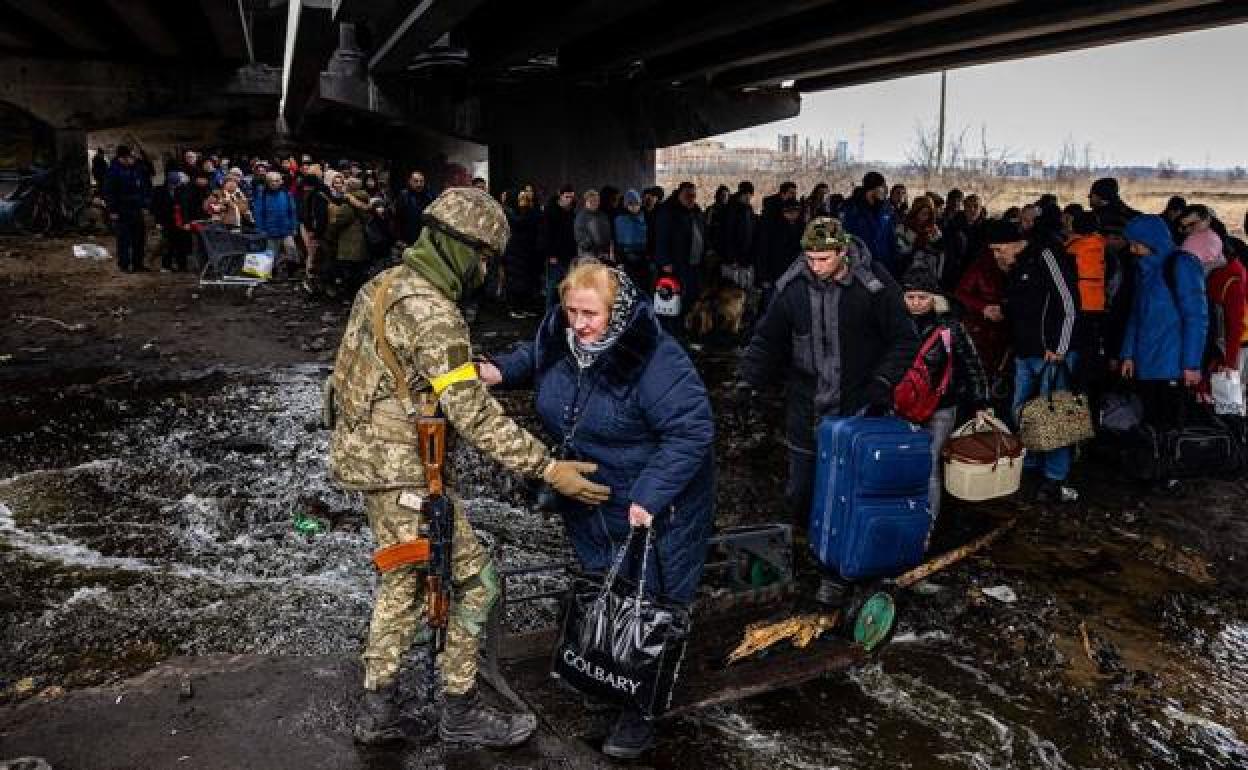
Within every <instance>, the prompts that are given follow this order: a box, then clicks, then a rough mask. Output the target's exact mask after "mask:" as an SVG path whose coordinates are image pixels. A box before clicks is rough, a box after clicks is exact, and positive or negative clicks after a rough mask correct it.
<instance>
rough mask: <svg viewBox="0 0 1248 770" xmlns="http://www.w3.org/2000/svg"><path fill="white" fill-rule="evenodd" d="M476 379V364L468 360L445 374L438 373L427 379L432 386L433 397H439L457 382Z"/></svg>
mask: <svg viewBox="0 0 1248 770" xmlns="http://www.w3.org/2000/svg"><path fill="white" fill-rule="evenodd" d="M475 379H477V366H476V364H474V363H472V362H471V361H469V362H468V363H466V364H464V365H463V366H457V367H455V368H454V369H452V370H450V371H449V372H447V373H446V374H441V375H438V376H437V377H434V378H433V379H431V380H429V384H430V385H432V386H433V395H434V397H435V398H441V396H442V392H443V391H444V390H446V389H447V388H449V387H451V386H452V385H454V384H455V383H457V382H471V381H473V380H475Z"/></svg>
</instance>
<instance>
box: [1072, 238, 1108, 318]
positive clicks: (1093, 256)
mask: <svg viewBox="0 0 1248 770" xmlns="http://www.w3.org/2000/svg"><path fill="white" fill-rule="evenodd" d="M1066 252H1067V253H1068V254H1070V256H1072V257H1074V259H1075V271H1076V272H1077V273H1078V274H1079V301H1080V303H1081V304H1080V305H1079V307H1080V309H1082V310H1083V312H1085V313H1103V312H1104V311H1105V237H1104V236H1103V235H1100V234H1097V233H1093V234H1092V235H1076V236H1075V237H1073V238H1071V239H1070V240H1069V241H1068V242H1067V243H1066Z"/></svg>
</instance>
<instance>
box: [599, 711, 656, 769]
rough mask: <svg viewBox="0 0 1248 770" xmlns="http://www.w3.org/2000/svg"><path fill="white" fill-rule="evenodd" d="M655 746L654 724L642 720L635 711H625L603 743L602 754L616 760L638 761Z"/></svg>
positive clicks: (621, 713)
mask: <svg viewBox="0 0 1248 770" xmlns="http://www.w3.org/2000/svg"><path fill="white" fill-rule="evenodd" d="M653 746H654V723H653V722H647V721H646V720H644V719H642V717H641V714H640V713H638V712H637V711H634V710H633V709H625V710H623V711H621V712H620V716H619V718H618V719H616V720H615V725H614V726H612V728H611V734H610V735H608V736H607V739H606V740H605V741H603V742H602V753H603V754H606V755H607V756H608V757H614V758H616V759H637V758H638V757H640V756H641V755H642V754H644V753H646V752H647V751H649V750H650V749H651V748H653Z"/></svg>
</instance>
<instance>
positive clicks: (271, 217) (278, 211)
mask: <svg viewBox="0 0 1248 770" xmlns="http://www.w3.org/2000/svg"><path fill="white" fill-rule="evenodd" d="M251 215H252V216H253V217H255V219H256V229H257V230H259V231H260V232H262V233H264V235H265V237H266V238H285V237H286V236H288V235H294V234H295V233H297V232H299V215H298V213H297V212H296V211H295V201H294V199H293V198H291V197H290V193H289V192H287V191H286V190H285V188H283V189H280V190H270V189H269V188H268V187H265V188H264V189H263V190H262V191H261V192H260V194H259V195H258V196H256V200H255V202H254V203H253V204H252V205H251Z"/></svg>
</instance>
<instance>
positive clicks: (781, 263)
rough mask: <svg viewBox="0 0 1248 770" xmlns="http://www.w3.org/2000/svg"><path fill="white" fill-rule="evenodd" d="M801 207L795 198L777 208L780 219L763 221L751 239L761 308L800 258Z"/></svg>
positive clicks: (804, 224)
mask: <svg viewBox="0 0 1248 770" xmlns="http://www.w3.org/2000/svg"><path fill="white" fill-rule="evenodd" d="M802 213H803V212H802V204H801V203H800V202H798V200H797V199H796V198H794V199H791V200H787V201H784V202H783V203H781V204H780V215H779V216H775V217H769V218H767V219H765V220H764V221H763V223H762V226H761V227H760V228H759V233H758V237H757V238H755V239H754V240H755V257H754V264H755V272H756V278H757V280H758V283H759V285H760V286H762V289H763V306H764V307H766V304H767V303H768V302H770V301H771V297H772V295H773V294H774V292H775V287H776V284H777V283H778V282H779V281H780V278H781V276H783V275H784V274H785V273H787V272H788V271H789V267H790V266H791V265H792V264H793V262H794V261H795V260H797V259H798V258H799V257H801V255H802V235H803V233H804V231H805V227H806V223H805V222H803V221H802ZM838 229H839V228H838Z"/></svg>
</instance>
